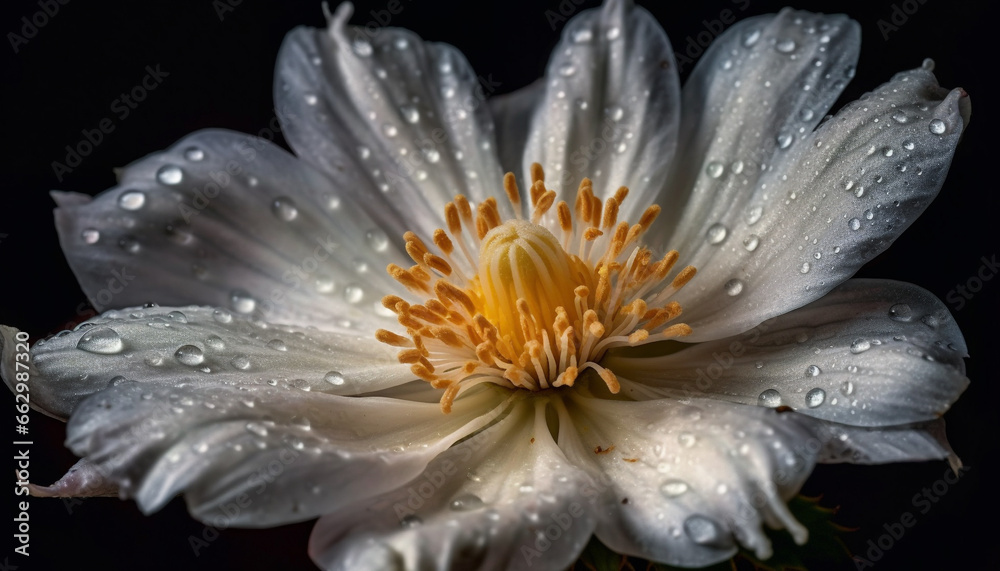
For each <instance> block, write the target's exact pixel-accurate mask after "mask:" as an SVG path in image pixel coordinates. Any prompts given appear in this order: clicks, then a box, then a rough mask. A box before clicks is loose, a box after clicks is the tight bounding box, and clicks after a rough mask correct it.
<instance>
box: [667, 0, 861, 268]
mask: <svg viewBox="0 0 1000 571" xmlns="http://www.w3.org/2000/svg"><path fill="white" fill-rule="evenodd" d="M860 35H861V31H860V27H859V26H858V24H857V23H856V22H853V21H851V20H849V19H847V18H846V17H845V16H842V15H837V16H826V15H822V14H810V13H806V12H796V11H793V10H790V9H785V10H783V11H782V12H781V13H780V14H777V15H767V16H759V17H755V18H748V19H746V20H743V21H741V22H738V23H737V24H735V25H734V26H732V27H731V28H729V29H728V30H726V31H725V32H723V33H722V35H721V36H720V37H719V38H718V39H716V41H714V42H713V43H712V45H711V46H710V47H709V48H708V50H707V52H706V53H705V55H704V56H703V57H702V58H701V60H699V62H698V64H697V65H696V67H695V69H694V71H693V72H692V73H691V77H690V78H689V79H688V81H687V82H686V83H685V85H684V99H683V103H682V109H683V111H684V112H683V117H682V119H681V128H680V133H681V135H680V136H681V141H683V144H682V145H681V147H680V149H679V150H678V157H677V161H676V162H675V165H676V166H675V169H674V171H673V173H672V174H671V181H670V184H669V185H667V186H666V188H665V190H664V194H663V195H662V196H661V197H660V199H659V200H660V205H661V206H663V207H664V211H663V212H662V213H661V214H660V217H661V219H660V220H659V221H658V224H657V226H656V227H654V228H653V229H652V231H651V234H650V235H649V239H650V240H651V241H653V243H662V244H663V246H664V247H667V248H673V249H677V250H679V251H680V252H681V254H682V255H685V256H693V255H694V254H695V251H694V250H691V249H692V248H701V247H703V244H704V242H705V239H706V235H705V234H706V231H707V229H708V227H709V226H710V225H712V224H715V223H718V222H723V220H721V219H720V216H723V215H724V214H725V213H726V212H728V211H731V210H734V209H737V208H738V209H739V211H738V212H737V215H738V216H737V218H739V217H740V216H742V214H743V211H742V207H743V205H742V204H741V203H736V204H734V202H738V201H742V200H744V197H745V196H746V195H749V194H750V193H751V192H753V191H754V190H755V187H756V185H757V181H758V179H759V178H760V177H761V174H762V170H763V169H766V168H767V167H769V166H772V163H773V162H774V161H775V159H776V158H777V155H778V153H783V154H787V149H779V148H778V147H779V145H778V141H777V137H778V135H779V134H786V133H787V134H791V135H793V136H794V144H796V145H801V144H803V143H802V137H803V133H808V132H810V131H812V130H813V128H815V127H816V125H817V124H818V123H819V122H820V120H821V119H822V118H823V116H824V115H825V114H826V112H827V110H828V109H829V108H830V106H831V105H833V102H834V101H835V100H836V99H837V96H838V95H839V94H840V92H841V90H842V89H843V87H844V86H845V85H846V83H847V81H848V79H850V76H851V75H853V70H854V65H855V63H857V59H858V52H859V48H860V43H861V38H860ZM817 62H818V63H819V65H816V63H817ZM682 193H690V195H689V196H687V195H684V194H682ZM779 198H784V197H783V196H782V197H779ZM685 201H686V202H687V203H686V204H685ZM728 229H729V232H730V233H732V232H733V231H734V230H736V228H734V227H732V226H730V227H729V228H728ZM744 237H745V236H742V235H741V236H738V237H737V236H736V235H731V236H730V237H729V239H728V240H727V241H726V242H725V243H724V246H727V247H728V246H732V245H737V246H738V245H739V241H740V240H742V239H743V238H744ZM658 240H662V242H658ZM716 249H717V248H716ZM698 259H701V257H698ZM698 268H699V270H703V269H704V268H702V266H698Z"/></svg>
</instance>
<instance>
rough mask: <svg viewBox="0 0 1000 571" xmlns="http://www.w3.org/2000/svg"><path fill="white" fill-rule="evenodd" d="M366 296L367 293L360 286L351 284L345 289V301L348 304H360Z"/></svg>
mask: <svg viewBox="0 0 1000 571" xmlns="http://www.w3.org/2000/svg"><path fill="white" fill-rule="evenodd" d="M364 296H365V292H364V290H363V289H361V286H359V285H356V284H351V285H349V286H347V287H346V288H344V300H346V301H347V303H358V302H360V301H361V300H362V299H363V298H364Z"/></svg>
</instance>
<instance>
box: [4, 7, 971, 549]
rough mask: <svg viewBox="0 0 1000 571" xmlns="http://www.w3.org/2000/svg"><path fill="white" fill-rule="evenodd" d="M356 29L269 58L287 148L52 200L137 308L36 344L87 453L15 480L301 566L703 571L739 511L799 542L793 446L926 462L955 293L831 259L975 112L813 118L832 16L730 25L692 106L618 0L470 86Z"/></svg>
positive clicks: (69, 235)
mask: <svg viewBox="0 0 1000 571" xmlns="http://www.w3.org/2000/svg"><path fill="white" fill-rule="evenodd" d="M349 16H350V8H349V6H347V5H342V6H341V7H340V8H339V9H338V11H337V13H336V14H334V15H333V16H332V18H331V20H330V26H329V29H327V30H307V29H298V30H295V31H293V32H292V33H291V34H290V36H289V37H288V39H287V40H286V43H285V45H284V46H283V48H282V51H281V54H280V55H279V64H278V78H277V89H276V97H277V104H276V108H277V111H278V116H279V119H280V120H281V121H282V124H283V128H284V133H285V136H286V138H287V140H288V141H289V143H290V144H291V146H292V147H293V148H294V149H295V150H296V152H297V153H298V155H299V159H296V158H294V157H292V156H291V155H289V154H288V153H286V152H284V151H282V150H281V149H279V148H278V147H276V146H274V145H272V144H269V143H267V142H266V141H263V140H260V139H255V138H251V137H247V136H244V135H239V134H236V133H231V132H226V131H202V132H198V133H195V134H193V135H190V136H188V137H186V138H185V139H183V140H182V141H180V142H178V143H177V144H176V145H174V146H173V147H172V148H171V149H169V150H167V151H165V152H162V153H158V154H155V155H151V156H149V157H147V158H145V159H142V160H140V161H138V162H137V163H134V164H133V165H130V166H129V167H127V168H126V169H124V171H123V172H122V173H121V176H120V181H119V184H118V185H117V186H115V187H114V188H112V189H110V190H108V191H107V192H105V193H104V194H102V195H100V196H99V197H97V198H96V199H93V200H91V199H90V198H89V197H86V196H82V195H75V194H68V193H64V194H60V195H58V196H57V199H58V201H59V205H60V207H59V209H58V210H57V225H58V229H59V232H60V237H61V241H62V244H63V247H64V249H65V251H66V253H67V256H68V257H69V259H70V263H71V265H72V266H73V269H74V271H75V272H76V274H77V277H78V278H79V280H80V282H81V284H82V285H83V287H84V289H85V290H86V291H87V293H88V294H89V295H90V296H99V295H101V292H102V290H104V289H105V288H110V287H112V286H111V284H109V283H108V271H109V268H118V267H119V266H121V267H127V268H128V269H129V271H130V272H132V273H133V274H134V276H135V277H134V281H132V280H130V285H129V287H128V288H125V289H122V290H121V291H120V292H116V296H115V303H116V304H118V305H121V306H128V305H135V306H137V307H132V308H130V309H124V310H120V311H111V312H107V313H105V314H103V315H101V316H99V317H97V318H94V319H92V320H90V321H88V322H87V323H86V324H84V326H82V327H81V328H79V329H78V330H76V331H74V332H65V333H63V334H60V335H58V336H56V337H55V338H53V339H50V340H48V341H45V342H44V343H43V342H39V343H38V344H37V345H36V346H35V348H33V350H32V366H33V369H32V371H31V373H32V378H33V379H35V380H36V385H34V386H33V389H32V399H33V401H32V403H33V405H34V406H36V407H38V408H39V409H41V410H44V411H45V412H47V413H48V414H51V415H54V416H57V417H60V418H69V425H68V428H67V431H68V444H69V445H70V447H71V448H72V449H73V451H74V452H76V453H77V454H79V455H80V456H82V457H83V458H84V459H83V460H81V462H80V463H79V464H78V465H77V467H76V468H77V469H76V471H74V472H71V473H69V474H67V476H65V477H64V478H63V479H62V480H61V481H60V482H58V483H56V484H55V485H54V486H52V487H49V488H42V487H38V486H34V487H33V490H34V492H35V493H36V494H40V495H95V494H97V493H107V492H114V491H115V490H117V491H118V492H119V493H121V494H122V495H124V496H127V497H131V498H134V499H135V500H136V501H137V502H138V503H139V506H140V508H141V509H142V510H143V511H146V512H150V511H155V510H156V509H158V508H160V507H161V506H162V505H163V504H164V503H166V502H167V501H168V500H170V499H171V498H172V497H174V496H175V495H177V494H184V495H185V497H186V499H187V501H188V505H189V508H190V510H191V512H192V514H193V515H195V517H198V518H199V519H202V520H204V521H206V522H208V523H212V524H220V526H221V525H225V526H232V525H241V526H248V527H262V526H271V525H278V524H282V523H286V522H292V521H302V520H307V519H311V518H315V517H317V516H322V519H321V520H320V521H319V523H318V524H317V526H316V528H315V531H314V533H313V537H312V540H311V545H310V552H311V554H312V556H313V558H314V560H315V561H316V562H317V563H318V564H320V565H321V566H323V567H325V568H337V569H340V568H359V569H368V568H380V567H392V566H393V565H397V566H405V567H409V568H421V569H422V568H469V567H479V566H482V567H487V566H494V567H500V568H504V567H510V568H522V567H530V568H532V569H538V568H542V569H562V568H565V567H566V566H567V565H569V564H571V563H572V562H573V561H574V560H575V559H576V558H577V556H578V555H579V553H580V551H581V549H582V548H583V546H584V545H585V544H586V542H587V541H588V540H589V538H590V536H591V535H592V534H596V535H597V536H598V538H600V539H601V541H603V542H604V543H605V544H607V545H608V546H609V547H611V548H612V549H614V550H616V551H618V552H621V553H627V554H633V555H638V556H641V557H644V558H648V559H652V560H656V561H664V562H668V563H672V564H676V565H686V566H699V565H705V564H709V563H712V562H715V561H719V560H723V559H726V558H728V557H730V556H732V554H733V553H734V552H735V549H736V546H737V545H742V546H744V547H746V548H748V549H751V550H753V551H754V552H755V553H756V554H757V555H758V556H759V557H767V556H768V555H769V554H770V552H771V547H770V543H769V540H768V539H767V537H766V536H765V535H764V534H763V532H762V530H761V527H762V524H763V523H766V524H768V525H770V526H777V527H784V528H787V529H788V531H789V532H790V533H791V534H792V536H793V537H794V538H795V539H796V541H798V542H800V543H801V542H804V541H805V540H806V536H807V531H806V530H805V529H804V528H803V527H802V526H801V524H799V523H798V522H797V521H796V520H795V519H794V518H793V517H792V516H791V514H790V513H789V511H788V509H787V507H786V506H785V503H784V502H785V500H787V499H788V498H789V497H790V496H791V495H793V494H794V493H795V492H796V491H797V490H798V489H799V487H800V486H801V484H802V482H803V481H804V480H805V478H806V477H807V476H808V474H809V472H810V471H811V468H812V466H813V465H814V464H815V463H817V462H840V461H853V462H862V463H874V462H891V461H900V460H918V459H929V458H945V457H949V456H951V454H950V450H949V448H948V446H947V443H946V441H945V440H944V437H943V430H942V426H941V424H940V421H939V420H938V418H939V417H940V416H941V415H942V414H943V413H944V412H945V410H947V408H948V407H949V406H950V405H951V403H952V402H954V400H955V399H956V398H957V397H958V395H959V394H960V393H961V392H962V390H963V389H964V388H965V386H966V385H967V383H968V381H967V379H966V378H965V376H964V363H963V360H962V359H963V357H964V356H965V345H964V342H963V340H962V336H961V334H960V332H959V331H958V329H957V327H956V326H955V324H954V322H953V321H952V320H951V318H950V316H949V315H948V312H947V310H946V309H945V308H944V306H943V305H942V304H941V303H940V302H939V301H937V300H936V299H934V298H933V297H932V296H931V295H930V294H928V293H927V292H925V291H923V290H920V289H918V288H915V287H913V286H910V285H907V284H901V283H895V282H884V281H871V280H850V281H847V280H848V278H849V277H850V276H851V275H852V274H853V273H854V272H855V271H856V270H857V269H858V268H859V267H860V266H861V265H863V264H864V263H865V262H866V261H867V260H869V259H871V258H872V257H873V256H875V255H876V254H878V253H880V252H882V251H883V250H884V249H885V248H887V247H888V245H889V244H890V243H891V241H892V240H893V239H895V237H896V236H898V235H899V234H900V232H902V230H903V229H905V227H906V226H908V225H909V224H910V223H911V222H912V221H913V220H914V219H915V218H916V216H917V215H919V213H920V212H921V211H922V210H923V209H924V208H925V207H926V206H927V204H928V203H929V202H930V200H931V199H932V198H933V197H934V195H935V194H936V193H937V191H938V189H939V188H940V186H941V183H942V181H943V179H944V176H945V174H946V172H947V169H948V165H949V163H950V160H951V155H952V153H953V150H954V147H955V145H956V144H957V141H958V138H959V136H960V135H961V132H962V129H963V128H964V126H965V125H966V124H967V121H968V107H969V105H968V98H967V97H966V96H965V93H964V92H963V91H962V90H960V89H956V90H953V91H951V92H949V91H947V90H944V89H941V88H939V87H938V86H937V84H936V81H935V79H934V77H933V75H932V73H931V71H930V66H929V65H928V66H925V67H924V68H921V69H917V70H913V71H910V72H905V73H902V74H899V75H897V76H896V77H895V78H893V79H892V80H891V81H890V82H889V83H888V84H886V85H885V86H883V87H881V88H879V89H878V90H877V91H876V92H875V93H874V94H872V95H871V96H868V97H866V98H865V99H863V100H862V101H860V102H857V103H854V104H851V105H848V106H847V107H845V108H844V109H842V110H841V111H839V112H838V113H837V114H836V115H835V116H834V117H833V118H832V119H830V120H828V121H826V122H824V123H823V124H822V125H820V121H821V119H822V117H823V116H824V115H825V114H826V112H827V110H828V109H829V108H830V106H831V105H832V103H833V101H834V100H835V99H836V97H837V96H838V94H839V93H840V91H841V89H842V88H843V87H844V85H845V84H846V82H847V80H848V79H849V78H850V76H851V74H852V73H853V71H852V70H853V65H854V63H855V60H856V58H857V53H858V39H859V29H858V26H857V24H855V23H854V22H852V21H850V20H848V19H846V18H844V17H839V16H818V15H813V14H805V13H797V12H791V11H785V12H782V13H781V14H779V15H777V16H768V17H759V18H752V19H748V20H745V21H742V22H740V23H738V24H736V25H734V26H733V27H732V28H730V29H729V30H727V31H726V32H725V33H724V34H723V35H722V36H721V37H720V38H719V39H718V41H717V42H716V43H715V44H714V45H713V47H712V48H711V49H710V50H709V51H708V52H707V53H706V54H705V55H704V56H703V57H702V59H701V61H700V62H699V64H698V67H697V68H696V69H695V71H694V72H693V74H692V76H691V78H690V80H689V82H688V84H687V86H686V87H685V89H684V91H683V92H682V91H681V89H680V87H679V83H678V79H677V73H676V67H677V65H676V62H675V59H674V56H673V54H672V52H671V50H670V45H669V43H668V42H667V39H666V37H665V35H664V34H663V32H662V30H661V29H660V27H659V25H658V24H657V23H656V22H655V21H654V20H653V19H652V18H651V16H649V15H648V14H647V13H646V12H645V11H644V10H642V9H640V8H633V7H631V6H630V4H629V3H628V2H624V1H615V0H610V1H609V2H608V3H606V4H605V6H604V7H603V8H602V9H601V10H596V11H588V12H584V13H582V14H581V15H579V16H577V17H576V18H574V19H573V20H572V21H571V22H569V23H568V24H567V26H566V29H565V31H564V34H563V39H562V42H561V44H560V45H559V46H558V47H557V48H556V50H555V52H554V55H553V57H552V60H551V62H550V63H549V68H548V73H547V77H546V79H545V81H544V82H540V83H537V84H535V85H533V86H530V87H528V88H525V89H524V90H522V91H519V92H516V93H514V94H511V95H508V96H504V97H497V98H494V99H491V100H490V101H486V99H485V97H484V96H485V94H484V90H483V86H482V85H481V83H480V80H479V79H478V78H477V76H476V75H475V74H474V73H473V72H472V71H471V69H470V68H469V66H468V64H467V63H466V62H465V60H464V59H463V58H462V57H461V55H460V54H458V53H457V52H456V51H455V50H454V49H453V48H450V47H448V46H443V45H439V44H430V43H425V42H423V41H421V40H420V39H419V38H417V37H416V36H414V35H412V34H410V33H409V32H406V31H404V30H397V29H385V30H382V31H381V33H379V34H377V35H374V36H371V35H367V34H365V33H364V32H363V31H361V30H358V29H352V28H349V27H347V26H346V21H347V19H348V18H349ZM682 108H683V109H684V112H683V113H682V112H681V109H682ZM494 127H496V128H494ZM534 163H539V164H540V165H543V166H544V168H545V169H546V172H547V174H546V176H545V177H544V180H543V176H542V173H541V169H540V168H538V167H534V166H532V165H533V164H534ZM506 170H510V171H512V172H514V173H515V175H507V177H504V176H503V173H504V172H505V171H506ZM588 177H589V178H588ZM583 181H586V182H583ZM518 183H520V189H519V190H515V189H516V187H517V185H518ZM622 185H624V186H627V187H628V189H629V190H628V191H627V196H625V194H626V193H625V192H624V191H621V190H619V188H620V187H621V186H622ZM457 194H461V195H463V196H464V197H467V198H456V197H455V196H456V195H457ZM490 197H494V198H495V201H491V200H490ZM561 200H566V201H568V203H566V205H565V206H563V205H562V203H561V202H560V201H561ZM470 203H471V205H470ZM522 204H523V205H522ZM529 204H530V206H529ZM467 205H469V207H468V210H466V206H467ZM654 205H658V206H654ZM519 216H520V217H523V218H524V219H525V221H514V220H515V219H517V218H518V217H519ZM620 221H625V222H627V223H628V224H626V225H625V226H619V225H618V224H617V223H618V222H620ZM629 224H634V226H630V225H629ZM591 227H593V228H596V230H594V229H591ZM438 228H444V229H445V230H446V231H438ZM618 228H622V230H618ZM407 232H411V234H407ZM404 236H405V238H404ZM671 248H673V249H676V250H671ZM673 252H676V253H673ZM407 254H409V256H410V257H413V258H414V259H415V260H416V262H417V266H416V269H403V268H405V267H409V266H410V265H412V263H413V262H411V261H409V258H408V257H407ZM393 264H395V265H393ZM386 265H390V271H389V273H385V272H383V271H382V268H383V267H385V266H386ZM689 268H690V269H689ZM693 268H697V274H696V275H695V273H694V269H693ZM403 286H408V287H403ZM147 300H155V301H157V302H158V303H160V304H161V306H153V307H140V305H141V304H142V303H144V302H145V301H147ZM429 300H430V301H429ZM434 300H436V301H434ZM190 303H200V304H206V305H202V306H195V305H191V306H189V305H187V304H190ZM213 306H217V307H218V308H216V307H213ZM265 320H266V321H265ZM279 323H284V324H291V325H276V324H279ZM4 334H5V341H6V342H5V343H4V347H3V351H4V352H3V359H4V361H3V363H4V369H3V372H4V378H5V380H6V381H7V382H8V383H9V384H10V383H12V382H14V379H15V370H14V364H13V363H14V361H13V359H14V357H13V352H14V344H13V343H12V342H9V341H10V340H12V339H13V333H12V331H11V330H10V329H9V328H5V329H4ZM678 340H682V341H683V343H681V342H679V341H678ZM415 376H418V377H421V378H422V379H423V380H414V378H415ZM425 381H429V382H425ZM442 409H444V410H442ZM952 459H953V460H955V459H954V457H953V456H952ZM94 482H100V483H99V484H95V483H94ZM234 506H236V507H235V508H234Z"/></svg>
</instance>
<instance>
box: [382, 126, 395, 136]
mask: <svg viewBox="0 0 1000 571" xmlns="http://www.w3.org/2000/svg"><path fill="white" fill-rule="evenodd" d="M382 132H383V133H385V136H386V137H395V136H396V135H398V134H399V129H396V126H395V125H391V124H388V123H387V124H385V125H383V126H382Z"/></svg>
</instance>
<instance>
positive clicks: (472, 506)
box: [448, 494, 483, 512]
mask: <svg viewBox="0 0 1000 571" xmlns="http://www.w3.org/2000/svg"><path fill="white" fill-rule="evenodd" d="M448 507H450V508H451V509H452V510H454V511H457V512H465V511H470V510H477V509H479V508H481V507H483V500H482V499H481V498H480V497H479V496H477V495H475V494H462V495H460V496H456V497H455V498H454V499H453V500H451V503H450V504H448Z"/></svg>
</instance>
